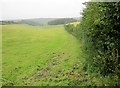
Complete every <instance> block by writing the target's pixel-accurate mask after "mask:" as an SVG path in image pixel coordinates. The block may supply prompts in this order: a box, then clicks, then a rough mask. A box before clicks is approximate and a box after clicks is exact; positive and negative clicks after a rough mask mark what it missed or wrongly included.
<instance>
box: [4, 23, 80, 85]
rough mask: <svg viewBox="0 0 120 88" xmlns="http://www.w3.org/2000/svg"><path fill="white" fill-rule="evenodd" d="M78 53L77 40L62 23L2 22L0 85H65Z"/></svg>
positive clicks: (76, 62) (76, 60) (78, 55)
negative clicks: (32, 24)
mask: <svg viewBox="0 0 120 88" xmlns="http://www.w3.org/2000/svg"><path fill="white" fill-rule="evenodd" d="M79 57H80V44H79V41H78V40H77V39H76V38H75V37H73V36H72V35H70V34H69V33H67V32H66V31H65V30H64V27H63V26H43V27H37V26H27V25H4V26H2V59H3V60H2V69H3V73H2V77H3V85H36V86H39V85H41V86H42V85H44V86H45V85H52V86H55V85H68V83H69V81H70V80H74V79H75V78H74V76H73V77H71V78H70V77H69V74H70V72H71V71H72V68H73V67H74V65H77V64H78V62H79V60H80V59H79ZM81 57H82V56H81ZM80 63H81V62H79V65H80ZM81 64H82V63H81ZM79 67H80V66H79ZM74 69H76V68H74ZM74 69H73V70H74ZM72 72H73V71H72ZM74 72H75V71H74ZM76 74H78V73H77V72H76ZM76 79H77V78H76Z"/></svg>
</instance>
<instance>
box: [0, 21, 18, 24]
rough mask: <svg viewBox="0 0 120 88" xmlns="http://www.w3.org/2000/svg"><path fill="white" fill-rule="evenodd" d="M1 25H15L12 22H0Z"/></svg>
mask: <svg viewBox="0 0 120 88" xmlns="http://www.w3.org/2000/svg"><path fill="white" fill-rule="evenodd" d="M0 24H1V25H7V24H16V22H14V21H0Z"/></svg>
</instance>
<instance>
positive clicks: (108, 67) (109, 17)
mask: <svg viewBox="0 0 120 88" xmlns="http://www.w3.org/2000/svg"><path fill="white" fill-rule="evenodd" d="M85 5H86V7H87V8H86V9H85V10H84V12H83V18H82V21H81V22H80V25H78V26H76V27H74V26H73V25H65V29H66V30H67V31H68V32H69V33H71V34H73V35H75V36H76V37H77V38H78V39H80V40H81V41H82V42H83V44H84V46H83V49H84V51H83V52H84V53H86V57H85V58H86V65H85V68H84V69H89V70H90V71H97V72H100V74H102V75H108V74H111V73H112V74H119V69H120V64H119V59H120V56H119V55H120V51H119V50H120V44H119V43H120V2H87V3H85Z"/></svg>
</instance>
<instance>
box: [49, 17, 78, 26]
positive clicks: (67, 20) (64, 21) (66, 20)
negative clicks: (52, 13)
mask: <svg viewBox="0 0 120 88" xmlns="http://www.w3.org/2000/svg"><path fill="white" fill-rule="evenodd" d="M70 22H77V20H76V19H74V18H60V19H56V20H52V21H49V22H48V25H61V24H67V23H70Z"/></svg>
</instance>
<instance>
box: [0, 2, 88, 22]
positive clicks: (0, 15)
mask: <svg viewBox="0 0 120 88" xmlns="http://www.w3.org/2000/svg"><path fill="white" fill-rule="evenodd" d="M85 1H89V0H0V20H9V19H25V18H26V19H27V18H59V17H79V16H80V12H81V11H82V10H83V8H84V5H83V4H82V3H83V2H85Z"/></svg>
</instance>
